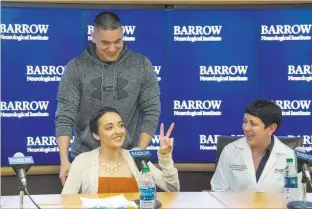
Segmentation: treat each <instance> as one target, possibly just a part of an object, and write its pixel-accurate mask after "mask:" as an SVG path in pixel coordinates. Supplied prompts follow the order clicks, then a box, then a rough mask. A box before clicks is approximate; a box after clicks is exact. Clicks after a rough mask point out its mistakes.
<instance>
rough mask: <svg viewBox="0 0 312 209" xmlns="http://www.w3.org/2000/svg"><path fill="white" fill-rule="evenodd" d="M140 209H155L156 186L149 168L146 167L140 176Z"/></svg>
mask: <svg viewBox="0 0 312 209" xmlns="http://www.w3.org/2000/svg"><path fill="white" fill-rule="evenodd" d="M139 189H140V209H144V208H146V209H147V208H149V209H150V208H154V205H155V199H156V186H155V181H154V178H153V176H152V174H151V172H150V169H149V167H148V166H144V167H143V168H142V171H141V176H140V186H139Z"/></svg>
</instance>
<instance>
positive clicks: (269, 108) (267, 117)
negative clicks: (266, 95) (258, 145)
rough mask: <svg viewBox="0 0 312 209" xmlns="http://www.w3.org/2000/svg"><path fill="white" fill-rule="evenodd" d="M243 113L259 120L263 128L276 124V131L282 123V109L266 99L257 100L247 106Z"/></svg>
mask: <svg viewBox="0 0 312 209" xmlns="http://www.w3.org/2000/svg"><path fill="white" fill-rule="evenodd" d="M245 113H247V114H249V115H252V116H255V117H257V118H260V119H261V121H262V122H263V123H264V127H265V128H267V127H269V126H270V125H272V124H274V123H276V124H277V128H276V130H277V129H278V128H279V127H280V125H281V123H282V109H281V108H280V107H279V106H278V105H277V104H275V103H274V102H272V101H270V100H267V99H258V100H255V101H253V102H251V103H250V104H248V105H247V107H246V109H245Z"/></svg>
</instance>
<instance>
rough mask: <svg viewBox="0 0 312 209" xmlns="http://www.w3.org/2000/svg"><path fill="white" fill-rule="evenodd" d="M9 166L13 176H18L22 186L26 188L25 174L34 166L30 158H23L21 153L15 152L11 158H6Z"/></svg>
mask: <svg viewBox="0 0 312 209" xmlns="http://www.w3.org/2000/svg"><path fill="white" fill-rule="evenodd" d="M8 160H9V165H10V166H11V167H12V168H13V170H14V172H15V174H16V175H17V176H18V179H19V180H20V182H21V184H22V186H23V187H24V188H27V181H26V173H27V171H28V170H29V168H30V167H31V166H32V165H33V164H34V160H33V158H32V157H31V156H27V157H25V156H24V154H23V153H21V152H17V153H15V154H14V155H13V157H8Z"/></svg>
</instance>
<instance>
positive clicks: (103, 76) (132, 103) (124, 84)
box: [55, 43, 160, 158]
mask: <svg viewBox="0 0 312 209" xmlns="http://www.w3.org/2000/svg"><path fill="white" fill-rule="evenodd" d="M94 52H95V45H94V44H93V43H91V44H89V45H88V47H87V48H86V50H85V51H84V52H83V53H82V54H81V55H80V56H78V57H76V58H74V59H72V60H70V61H69V62H68V64H67V66H66V69H65V72H64V74H63V76H62V79H61V81H60V84H59V89H58V95H57V100H58V105H57V110H56V117H55V126H56V137H59V136H70V137H71V136H72V128H74V130H75V140H74V143H73V145H72V149H71V153H72V154H71V155H72V158H74V157H76V156H77V155H78V154H80V153H82V152H86V151H90V150H92V149H95V148H97V147H98V146H99V145H100V144H99V141H97V140H96V139H94V138H93V136H92V134H91V132H90V128H89V120H90V117H91V115H92V114H93V113H94V112H95V111H97V110H99V109H100V108H102V107H104V106H110V107H113V108H116V109H117V110H118V111H119V112H120V114H121V118H122V120H123V121H124V125H125V127H126V130H127V133H126V140H125V142H124V145H123V148H126V149H131V148H133V147H135V146H137V145H138V137H139V134H140V132H146V133H148V134H150V135H152V136H153V135H154V134H155V132H156V128H157V125H158V120H159V116H160V98H159V96H160V90H159V85H158V81H157V77H156V75H155V73H154V70H153V66H152V64H151V62H150V61H149V60H148V59H147V58H146V57H144V56H142V55H140V54H138V53H135V52H133V51H130V50H129V49H127V47H126V45H124V48H123V50H122V52H121V53H120V55H119V57H118V59H117V60H116V61H115V62H112V63H111V64H108V63H105V62H103V61H101V60H100V59H99V58H98V57H97V55H96V54H95V53H94ZM141 116H143V120H142V121H141V122H142V123H141V125H140V124H139V122H140V120H141Z"/></svg>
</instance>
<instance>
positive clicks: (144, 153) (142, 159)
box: [129, 150, 152, 171]
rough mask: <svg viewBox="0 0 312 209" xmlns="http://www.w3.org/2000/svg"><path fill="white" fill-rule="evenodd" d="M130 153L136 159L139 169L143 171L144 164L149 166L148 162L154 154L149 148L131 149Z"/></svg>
mask: <svg viewBox="0 0 312 209" xmlns="http://www.w3.org/2000/svg"><path fill="white" fill-rule="evenodd" d="M129 153H130V155H131V156H132V158H133V159H134V161H135V164H136V166H137V167H138V169H139V171H141V170H142V168H143V167H144V166H147V162H148V161H149V160H150V159H151V157H152V154H151V153H150V152H149V151H148V150H129Z"/></svg>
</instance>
